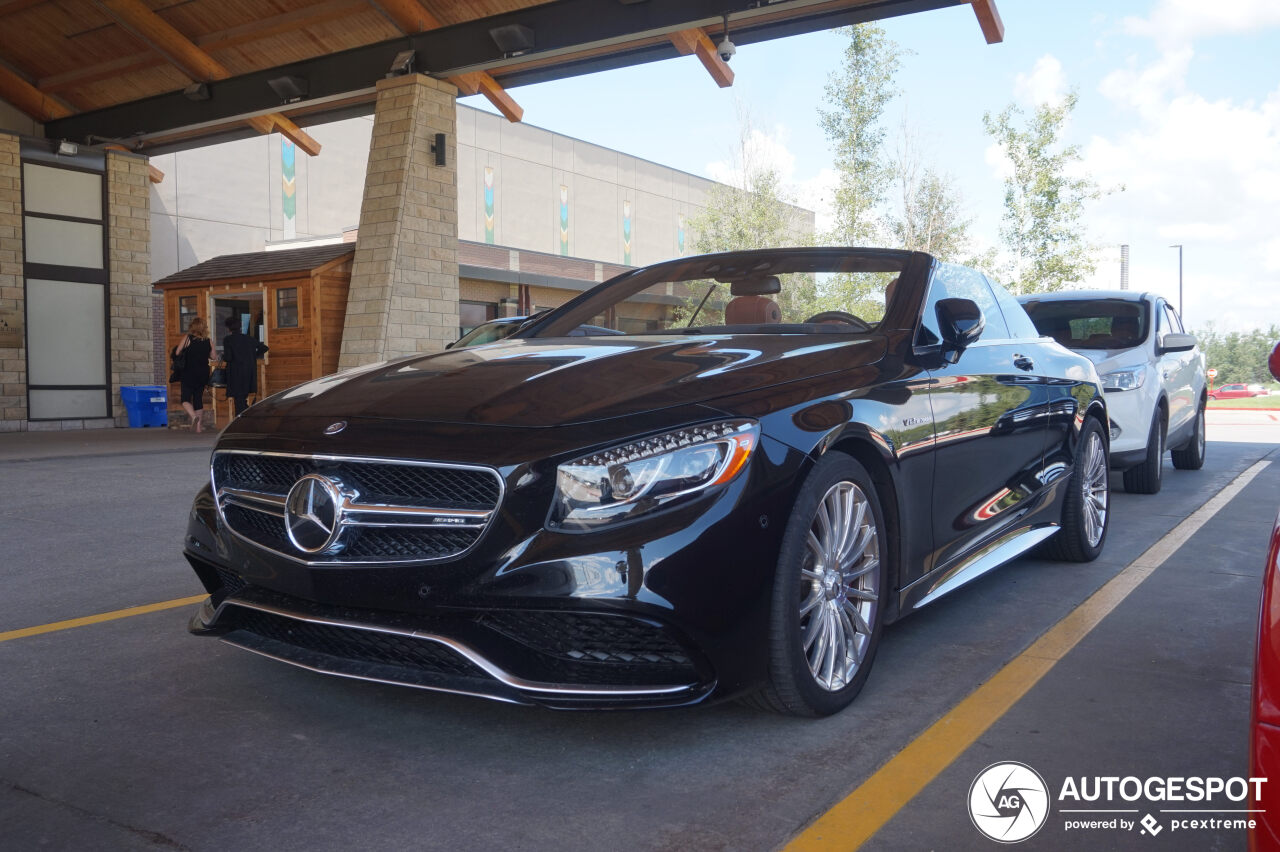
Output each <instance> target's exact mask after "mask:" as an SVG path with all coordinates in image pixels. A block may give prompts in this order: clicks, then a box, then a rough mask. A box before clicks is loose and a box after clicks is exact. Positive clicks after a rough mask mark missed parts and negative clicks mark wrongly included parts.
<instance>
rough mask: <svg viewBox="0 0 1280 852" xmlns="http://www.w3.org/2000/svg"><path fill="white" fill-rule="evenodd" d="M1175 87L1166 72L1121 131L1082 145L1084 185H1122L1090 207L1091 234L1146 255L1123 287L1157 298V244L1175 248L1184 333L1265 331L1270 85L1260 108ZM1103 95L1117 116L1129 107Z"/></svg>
mask: <svg viewBox="0 0 1280 852" xmlns="http://www.w3.org/2000/svg"><path fill="white" fill-rule="evenodd" d="M1157 64H1159V63H1157ZM1147 72H1152V68H1147V69H1139V70H1138V72H1137V73H1138V75H1139V76H1141V75H1143V74H1146V73H1147ZM1113 76H1114V75H1113ZM1151 76H1155V72H1152V74H1151V75H1150V76H1149V79H1150V77H1151ZM1108 79H1109V80H1111V79H1112V78H1110V77H1109V78H1108ZM1183 88H1184V86H1183V79H1182V78H1180V77H1178V76H1177V75H1173V76H1171V77H1170V78H1169V85H1168V86H1165V87H1164V89H1163V91H1159V90H1158V89H1157V88H1150V89H1147V90H1146V91H1145V93H1144V95H1143V105H1142V109H1141V110H1140V111H1139V113H1138V114H1137V117H1138V118H1139V119H1140V120H1139V121H1138V122H1137V123H1136V125H1135V126H1134V127H1133V128H1132V129H1128V130H1124V131H1120V132H1116V133H1114V134H1110V135H1105V136H1104V135H1098V136H1095V137H1094V138H1093V139H1092V140H1090V142H1089V143H1088V145H1086V146H1085V161H1086V165H1087V166H1088V168H1089V169H1090V171H1091V172H1092V174H1093V175H1094V177H1095V178H1097V179H1098V181H1099V182H1100V183H1102V184H1103V185H1104V186H1105V185H1108V184H1117V183H1123V184H1124V185H1125V187H1126V191H1125V192H1124V193H1121V194H1118V195H1114V196H1111V197H1110V198H1107V199H1105V200H1104V201H1102V202H1101V203H1100V204H1098V205H1097V207H1096V209H1095V211H1094V215H1093V216H1092V217H1091V219H1092V221H1091V225H1092V228H1093V232H1094V236H1095V238H1096V239H1098V240H1099V241H1100V242H1102V243H1104V244H1107V245H1114V244H1118V243H1130V244H1132V245H1133V247H1134V252H1135V254H1136V255H1141V256H1143V257H1145V258H1146V261H1145V262H1144V264H1141V265H1139V264H1137V262H1136V260H1135V266H1134V268H1133V274H1132V276H1131V280H1132V281H1133V286H1134V288H1135V289H1158V290H1160V291H1161V292H1163V293H1164V294H1165V295H1167V296H1175V295H1176V291H1177V252H1176V251H1173V250H1171V249H1170V248H1168V246H1169V245H1170V244H1174V243H1181V244H1183V245H1184V257H1185V291H1186V299H1187V314H1188V320H1189V322H1190V323H1191V324H1192V325H1201V324H1203V323H1204V322H1205V321H1206V320H1210V319H1212V320H1214V321H1215V322H1217V323H1218V325H1219V326H1220V327H1226V328H1240V329H1243V328H1252V327H1256V326H1259V325H1265V324H1267V323H1268V322H1273V321H1274V318H1275V317H1276V316H1277V310H1278V309H1280V240H1277V239H1276V238H1275V223H1276V222H1280V88H1277V89H1276V90H1275V91H1274V92H1272V93H1271V94H1270V95H1269V96H1268V97H1267V98H1266V99H1265V100H1263V101H1262V102H1261V103H1259V102H1256V101H1237V100H1234V99H1230V98H1224V99H1220V100H1209V99H1207V98H1205V97H1203V96H1202V95H1200V94H1197V93H1195V92H1188V91H1181V90H1182V89H1183ZM1102 89H1103V93H1104V94H1105V95H1107V96H1108V97H1110V98H1111V99H1112V100H1113V101H1114V102H1115V104H1116V106H1117V107H1119V108H1121V109H1126V108H1129V107H1131V106H1132V105H1133V102H1132V99H1131V98H1130V97H1129V96H1128V95H1127V94H1126V93H1125V92H1123V91H1120V90H1117V89H1115V88H1114V87H1111V86H1109V85H1108V84H1107V83H1106V82H1104V84H1103V87H1102ZM1174 91H1180V93H1179V94H1173V92H1174ZM1170 288H1172V290H1171V289H1170Z"/></svg>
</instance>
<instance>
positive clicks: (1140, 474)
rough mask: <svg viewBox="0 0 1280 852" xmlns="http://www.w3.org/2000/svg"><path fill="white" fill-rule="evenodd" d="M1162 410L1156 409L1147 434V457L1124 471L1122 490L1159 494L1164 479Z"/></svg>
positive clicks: (1131, 492) (1132, 492)
mask: <svg viewBox="0 0 1280 852" xmlns="http://www.w3.org/2000/svg"><path fill="white" fill-rule="evenodd" d="M1164 438H1165V427H1164V412H1163V411H1161V410H1160V409H1158V408H1157V409H1156V416H1155V417H1153V418H1151V432H1150V433H1149V434H1148V435H1147V457H1146V458H1145V459H1144V460H1143V462H1142V464H1139V465H1135V466H1134V467H1131V468H1129V469H1128V470H1126V471H1125V472H1124V490H1125V491H1128V492H1129V493H1130V494H1159V493H1160V486H1161V485H1162V484H1163V480H1164Z"/></svg>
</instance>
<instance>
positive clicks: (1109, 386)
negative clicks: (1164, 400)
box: [1102, 367, 1147, 391]
mask: <svg viewBox="0 0 1280 852" xmlns="http://www.w3.org/2000/svg"><path fill="white" fill-rule="evenodd" d="M1146 376H1147V371H1146V369H1145V368H1143V367H1130V368H1128V369H1125V370H1113V371H1112V372H1110V373H1103V374H1102V389H1103V390H1121V391H1124V390H1137V389H1138V388H1140V387H1142V382H1143V380H1144V379H1146Z"/></svg>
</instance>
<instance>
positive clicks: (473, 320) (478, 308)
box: [458, 302, 498, 336]
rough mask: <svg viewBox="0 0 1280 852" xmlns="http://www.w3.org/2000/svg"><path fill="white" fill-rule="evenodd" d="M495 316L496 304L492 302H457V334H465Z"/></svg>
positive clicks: (496, 313)
mask: <svg viewBox="0 0 1280 852" xmlns="http://www.w3.org/2000/svg"><path fill="white" fill-rule="evenodd" d="M497 317H498V305H497V304H496V303H494V302H458V334H459V336H461V335H464V334H467V333H468V332H470V331H471V329H473V328H475V327H476V326H478V325H484V324H485V323H487V322H488V321H489V320H491V319H497Z"/></svg>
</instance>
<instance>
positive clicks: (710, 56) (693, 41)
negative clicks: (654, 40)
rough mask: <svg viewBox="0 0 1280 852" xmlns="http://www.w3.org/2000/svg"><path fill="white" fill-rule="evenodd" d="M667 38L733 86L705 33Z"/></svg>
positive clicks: (730, 73) (723, 85) (718, 80)
mask: <svg viewBox="0 0 1280 852" xmlns="http://www.w3.org/2000/svg"><path fill="white" fill-rule="evenodd" d="M974 2H978V0H974ZM668 37H669V38H670V39H671V43H672V44H674V45H675V46H676V50H677V51H678V52H679V53H680V54H681V55H683V56H688V55H689V54H691V53H692V54H694V55H696V56H697V57H698V59H699V60H700V61H701V62H702V67H704V68H706V69H707V73H709V74H710V75H711V79H713V80H715V81H716V85H717V86H719V87H720V88H722V89H724V88H727V87H728V86H732V85H733V69H732V68H730V67H729V63H727V62H725V61H724V60H723V59H721V58H720V54H718V53H716V46H715V45H714V44H712V43H711V38H710V37H709V36H708V35H707V34H706V32H705V31H703V30H702V29H700V28H699V27H694V28H692V29H688V30H678V31H676V32H673V33H669V34H668Z"/></svg>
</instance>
